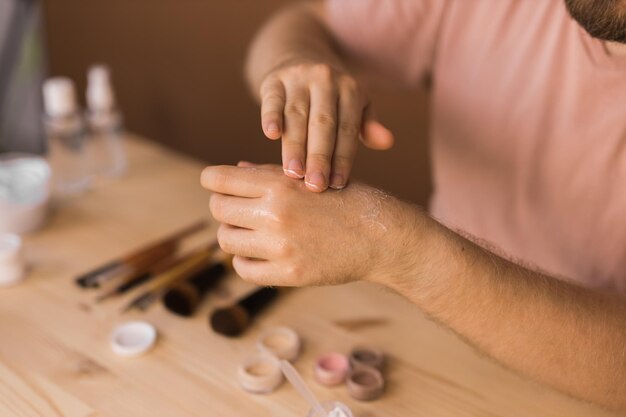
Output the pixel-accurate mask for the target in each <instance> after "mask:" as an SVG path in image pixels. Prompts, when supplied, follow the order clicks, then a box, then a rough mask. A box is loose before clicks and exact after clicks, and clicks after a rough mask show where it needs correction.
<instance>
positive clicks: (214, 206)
mask: <svg viewBox="0 0 626 417" xmlns="http://www.w3.org/2000/svg"><path fill="white" fill-rule="evenodd" d="M258 201H259V200H255V199H251V198H240V197H232V196H228V195H224V194H219V193H213V194H212V195H211V200H210V202H209V208H210V210H211V214H212V215H213V218H214V219H215V220H217V221H218V222H220V223H225V224H229V225H231V226H237V227H242V228H246V229H258V228H259V226H260V225H261V224H262V221H263V213H264V212H263V211H261V210H258V203H257V202H258Z"/></svg>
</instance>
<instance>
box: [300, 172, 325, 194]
mask: <svg viewBox="0 0 626 417" xmlns="http://www.w3.org/2000/svg"><path fill="white" fill-rule="evenodd" d="M304 183H305V184H306V185H307V187H309V188H311V189H312V190H314V191H324V189H325V188H326V180H325V179H324V176H323V175H322V173H321V172H314V173H313V174H311V175H309V176H307V177H306V178H305V180H304Z"/></svg>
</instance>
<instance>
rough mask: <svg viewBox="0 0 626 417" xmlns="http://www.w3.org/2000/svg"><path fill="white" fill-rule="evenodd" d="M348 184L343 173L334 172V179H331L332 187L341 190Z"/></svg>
mask: <svg viewBox="0 0 626 417" xmlns="http://www.w3.org/2000/svg"><path fill="white" fill-rule="evenodd" d="M345 186H346V184H345V182H344V180H343V175H341V174H333V177H332V179H331V180H330V188H334V189H335V190H341V189H342V188H344V187H345Z"/></svg>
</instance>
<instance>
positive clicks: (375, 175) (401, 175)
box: [44, 0, 430, 203]
mask: <svg viewBox="0 0 626 417" xmlns="http://www.w3.org/2000/svg"><path fill="white" fill-rule="evenodd" d="M288 3H290V2H289V1H286V0H233V1H215V0H106V1H104V0H101V1H95V0H46V1H44V18H45V26H46V27H45V28H46V34H47V43H48V51H49V63H50V65H49V66H50V74H51V75H67V76H70V77H71V78H73V79H74V80H75V81H76V82H77V85H78V87H79V89H80V91H84V87H85V77H86V69H87V67H88V66H89V65H90V64H92V63H94V62H104V63H107V64H108V65H110V66H111V68H112V70H113V77H114V82H115V85H116V90H117V94H118V97H119V101H120V106H121V109H122V111H123V112H124V114H125V117H126V121H127V127H128V128H129V129H130V130H132V131H133V132H136V133H139V134H141V135H144V136H146V137H148V138H150V139H152V140H154V141H157V142H159V143H162V144H164V145H166V146H168V147H171V148H173V149H176V150H179V151H181V152H184V153H187V154H190V155H193V156H195V157H197V158H200V159H202V160H204V161H206V162H207V163H215V164H218V163H219V164H232V163H236V162H237V161H238V160H242V159H244V160H251V161H256V162H268V161H269V162H279V160H280V148H279V146H280V144H279V143H278V142H271V141H269V140H266V139H264V137H263V135H262V132H261V130H260V122H259V110H258V107H257V105H256V104H255V103H254V102H253V101H252V99H251V98H250V96H249V94H248V92H247V90H246V87H245V84H244V81H243V75H242V74H243V70H242V66H243V61H244V57H245V53H246V49H247V46H248V44H249V41H250V39H251V38H252V37H253V35H254V33H255V31H256V30H257V29H258V27H259V26H260V25H261V24H262V22H263V21H264V20H266V19H267V18H268V16H269V15H270V14H271V13H272V12H274V11H275V10H276V9H278V8H279V7H281V6H284V5H286V4H288ZM373 97H374V104H375V106H376V109H377V112H378V114H379V116H380V118H381V119H382V120H383V121H384V122H385V123H386V124H387V125H388V126H389V127H390V128H391V129H392V130H393V131H394V133H395V134H396V137H397V138H398V140H397V144H396V146H395V147H394V149H392V150H391V151H387V152H375V151H370V150H367V149H365V148H363V147H361V150H360V152H359V155H358V157H357V164H356V169H355V176H356V178H358V179H360V180H363V181H365V182H367V183H370V184H373V185H376V186H379V187H382V188H384V189H386V190H388V191H391V192H393V193H395V194H397V195H399V196H401V197H404V198H407V199H410V200H412V201H415V202H418V203H425V202H426V200H427V197H428V195H429V193H430V179H429V168H428V157H427V147H426V140H425V137H426V131H427V126H426V125H427V112H426V109H427V100H426V97H424V96H423V95H419V94H417V93H403V92H398V91H394V92H391V91H376V92H373Z"/></svg>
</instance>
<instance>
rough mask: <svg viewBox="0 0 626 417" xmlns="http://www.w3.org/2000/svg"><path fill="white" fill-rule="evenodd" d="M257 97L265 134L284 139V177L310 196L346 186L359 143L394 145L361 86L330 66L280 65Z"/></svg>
mask: <svg viewBox="0 0 626 417" xmlns="http://www.w3.org/2000/svg"><path fill="white" fill-rule="evenodd" d="M260 98H261V123H262V127H263V132H264V133H265V135H266V136H267V137H268V138H270V139H280V138H281V137H282V140H283V143H282V160H283V170H284V172H285V174H286V175H288V176H290V177H292V178H298V179H301V178H304V182H305V184H306V187H307V188H308V189H309V190H311V191H316V192H321V191H324V190H326V188H327V187H329V186H330V187H331V188H334V189H342V188H344V187H345V186H346V183H347V181H348V178H349V176H350V171H351V170H352V162H353V160H354V157H355V154H356V149H357V145H358V140H359V139H362V140H363V142H364V144H365V145H366V146H368V147H370V148H372V149H388V148H390V147H391V146H392V145H393V141H394V138H393V135H392V133H391V132H390V131H389V130H388V129H387V128H385V127H384V126H383V125H382V124H380V123H379V122H377V121H376V120H374V119H373V117H372V115H371V109H370V104H369V99H368V97H367V95H366V93H365V91H364V89H363V88H362V87H361V85H360V83H359V82H358V81H357V80H356V79H355V78H354V77H352V76H350V75H349V74H347V73H345V72H343V71H341V70H337V69H335V68H333V67H332V66H331V65H327V64H324V63H315V62H310V61H306V60H300V61H298V62H293V61H291V62H289V63H287V64H283V65H281V66H279V67H278V68H276V69H274V70H273V71H271V72H270V73H269V74H268V75H267V76H266V77H265V78H264V79H263V82H262V83H261V88H260Z"/></svg>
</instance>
